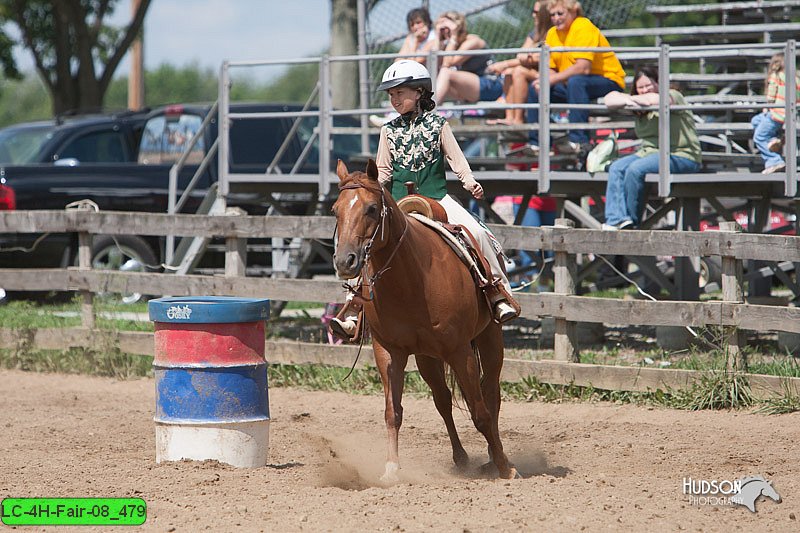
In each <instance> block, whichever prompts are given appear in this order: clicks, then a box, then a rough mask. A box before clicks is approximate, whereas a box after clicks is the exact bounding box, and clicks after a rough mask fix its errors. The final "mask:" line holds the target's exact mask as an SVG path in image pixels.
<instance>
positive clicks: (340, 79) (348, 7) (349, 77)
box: [330, 0, 362, 109]
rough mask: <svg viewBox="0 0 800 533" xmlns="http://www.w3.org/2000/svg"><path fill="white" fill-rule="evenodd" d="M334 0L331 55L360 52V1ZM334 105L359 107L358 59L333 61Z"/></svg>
mask: <svg viewBox="0 0 800 533" xmlns="http://www.w3.org/2000/svg"><path fill="white" fill-rule="evenodd" d="M360 1H362V0H331V2H332V10H331V52H330V54H331V56H343V55H355V54H357V53H358V2H360ZM331 85H332V87H331V91H332V98H333V107H335V108H337V109H353V108H356V107H358V62H357V61H347V62H336V63H333V64H332V65H331Z"/></svg>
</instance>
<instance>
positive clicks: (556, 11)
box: [550, 3, 578, 31]
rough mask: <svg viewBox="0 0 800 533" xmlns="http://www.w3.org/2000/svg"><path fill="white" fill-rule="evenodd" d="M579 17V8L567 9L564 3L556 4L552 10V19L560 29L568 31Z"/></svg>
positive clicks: (554, 24)
mask: <svg viewBox="0 0 800 533" xmlns="http://www.w3.org/2000/svg"><path fill="white" fill-rule="evenodd" d="M576 18H578V10H577V9H574V8H573V9H567V8H566V7H564V4H560V3H559V4H556V5H554V6H553V9H551V10H550V21H551V22H552V23H553V26H555V27H556V29H557V30H558V31H567V30H569V27H570V26H572V22H573V21H574V20H575V19H576Z"/></svg>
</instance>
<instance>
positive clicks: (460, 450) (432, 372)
mask: <svg viewBox="0 0 800 533" xmlns="http://www.w3.org/2000/svg"><path fill="white" fill-rule="evenodd" d="M416 360H417V368H418V369H419V374H420V375H421V376H422V379H424V380H425V383H427V384H428V386H429V387H430V388H431V393H433V403H434V405H436V410H437V411H439V414H440V415H441V416H442V420H444V425H445V427H447V435H448V436H449V437H450V445H451V446H452V447H453V462H454V463H455V464H456V466H458V467H461V468H463V467H465V466H466V465H467V462H468V460H469V457H468V456H467V451H466V450H465V449H464V446H462V445H461V439H459V438H458V432H457V431H456V425H455V422H453V397H452V395H451V394H450V389H449V388H448V387H447V380H446V379H445V373H444V363H443V362H442V361H441V360H440V359H436V358H433V357H428V356H426V355H417V356H416Z"/></svg>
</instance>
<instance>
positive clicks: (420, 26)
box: [408, 19, 431, 42]
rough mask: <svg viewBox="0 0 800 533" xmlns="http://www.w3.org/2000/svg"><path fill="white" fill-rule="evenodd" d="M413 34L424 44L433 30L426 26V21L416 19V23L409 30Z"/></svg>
mask: <svg viewBox="0 0 800 533" xmlns="http://www.w3.org/2000/svg"><path fill="white" fill-rule="evenodd" d="M408 29H409V31H410V32H411V33H413V34H414V35H415V36H416V37H417V40H418V41H420V42H422V41H424V40H425V39H427V38H428V35H429V34H430V32H431V29H430V28H429V27H428V25H427V24H425V21H424V20H422V19H416V20H415V21H414V22H412V23H411V27H410V28H408Z"/></svg>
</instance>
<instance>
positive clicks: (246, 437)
mask: <svg viewBox="0 0 800 533" xmlns="http://www.w3.org/2000/svg"><path fill="white" fill-rule="evenodd" d="M148 310H149V312H150V320H152V321H153V322H154V323H155V353H154V356H155V357H154V359H153V371H154V374H155V382H156V415H155V419H154V420H155V426H156V462H159V463H160V462H162V461H180V460H182V459H191V460H198V461H203V460H207V459H215V460H218V461H220V462H223V463H227V464H230V465H233V466H238V467H258V466H264V465H265V464H267V455H268V451H269V390H268V386H267V362H266V361H265V359H264V321H265V320H266V319H267V318H269V300H262V299H253V298H235V297H225V296H198V297H191V296H187V297H171V298H158V299H155V300H151V301H150V303H149V304H148Z"/></svg>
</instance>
